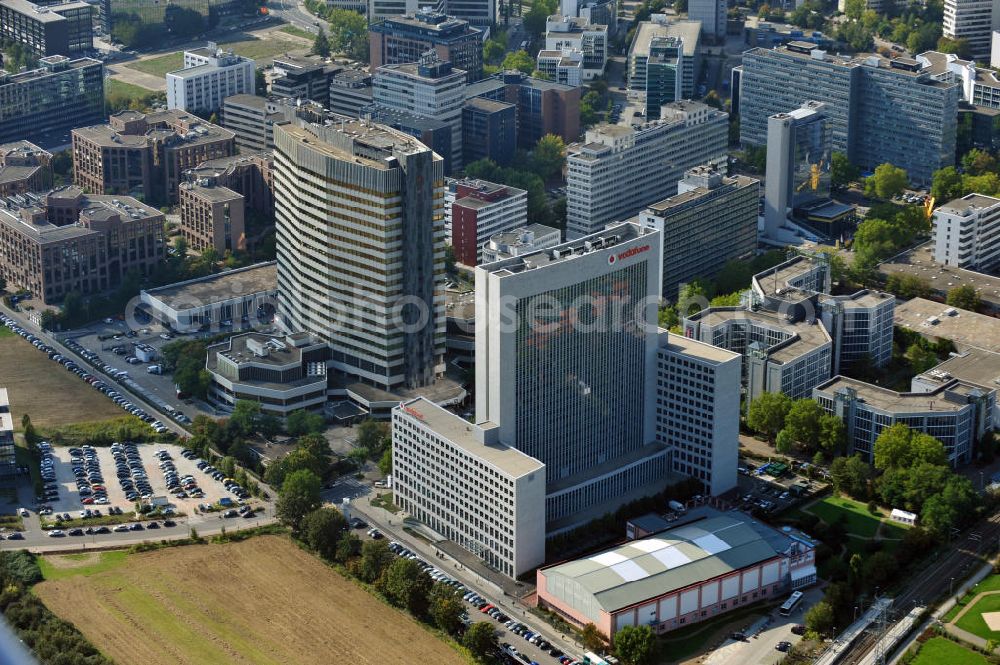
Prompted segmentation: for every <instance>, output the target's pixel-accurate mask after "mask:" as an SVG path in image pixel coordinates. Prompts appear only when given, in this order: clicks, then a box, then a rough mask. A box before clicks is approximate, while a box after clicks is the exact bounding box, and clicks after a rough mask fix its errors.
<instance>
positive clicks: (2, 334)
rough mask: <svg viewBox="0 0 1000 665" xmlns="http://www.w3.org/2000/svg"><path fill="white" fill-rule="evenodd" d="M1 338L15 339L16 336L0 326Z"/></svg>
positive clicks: (8, 329) (5, 327)
mask: <svg viewBox="0 0 1000 665" xmlns="http://www.w3.org/2000/svg"><path fill="white" fill-rule="evenodd" d="M3 337H17V335H16V334H15V333H14V331H13V330H11V329H10V328H8V327H7V326H0V338H3Z"/></svg>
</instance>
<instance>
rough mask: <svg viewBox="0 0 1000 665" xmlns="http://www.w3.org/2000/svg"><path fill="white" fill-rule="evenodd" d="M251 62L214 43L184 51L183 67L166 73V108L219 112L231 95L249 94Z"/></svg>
mask: <svg viewBox="0 0 1000 665" xmlns="http://www.w3.org/2000/svg"><path fill="white" fill-rule="evenodd" d="M255 82H256V81H255V72H254V61H253V60H250V59H249V58H244V57H243V56H239V55H236V54H234V53H233V52H232V51H223V50H222V49H220V48H218V47H217V46H216V45H215V44H214V43H213V42H209V43H208V46H207V47H205V48H199V49H194V50H191V51H185V52H184V68H183V69H177V70H174V71H172V72H167V108H171V109H180V110H182V111H218V110H219V109H221V108H222V101H223V100H224V99H225V98H226V97H229V96H230V95H252V94H254V90H255Z"/></svg>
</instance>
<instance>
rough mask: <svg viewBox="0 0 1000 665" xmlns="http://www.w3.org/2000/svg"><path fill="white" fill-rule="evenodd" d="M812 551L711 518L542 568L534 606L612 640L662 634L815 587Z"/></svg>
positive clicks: (795, 539)
mask: <svg viewBox="0 0 1000 665" xmlns="http://www.w3.org/2000/svg"><path fill="white" fill-rule="evenodd" d="M786 528H787V527H786ZM815 548H816V545H815V543H814V542H813V541H812V540H811V539H809V538H807V537H806V536H804V535H802V534H800V533H799V532H797V531H792V530H791V529H789V530H788V531H784V530H783V531H778V530H776V529H773V528H771V527H770V526H767V525H765V524H763V523H761V522H758V521H756V520H754V519H752V518H751V517H749V516H747V515H744V514H742V513H735V512H727V513H725V514H716V515H714V516H709V517H705V518H703V519H700V520H697V521H694V522H691V523H689V524H685V525H683V526H678V527H675V528H673V529H670V530H667V531H663V532H661V533H658V534H656V535H654V536H650V537H648V538H643V539H642V540H633V541H630V542H628V543H625V544H623V545H619V546H617V547H614V548H612V549H609V550H606V551H604V552H601V553H600V554H597V555H594V556H590V557H587V558H584V559H577V560H575V561H568V562H565V563H560V564H557V565H555V566H551V567H548V568H542V569H540V570H539V571H538V573H537V585H538V603H539V605H540V606H542V607H544V608H546V609H550V610H553V611H554V612H555V613H556V614H558V615H559V616H560V617H562V618H564V619H566V620H568V621H569V622H570V623H572V624H573V625H576V626H584V625H586V624H588V623H593V624H595V625H596V626H597V628H598V630H600V631H601V633H603V634H605V635H608V636H609V637H611V639H612V640H614V636H615V634H616V633H617V632H618V631H620V630H621V629H622V628H625V627H626V626H647V625H648V626H652V628H653V630H654V631H656V632H657V633H665V632H668V631H671V630H675V629H677V628H680V627H682V626H685V625H690V624H692V623H697V622H699V621H705V620H708V619H710V618H711V617H714V616H716V615H719V614H722V613H725V612H727V611H731V610H733V609H737V608H739V607H742V606H744V605H749V604H752V603H754V602H757V601H759V600H761V599H771V598H778V597H780V596H781V595H782V594H784V593H787V592H788V591H790V590H792V589H800V588H804V587H806V586H809V585H811V584H814V583H815V582H816V556H815Z"/></svg>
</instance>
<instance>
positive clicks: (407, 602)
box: [377, 557, 434, 617]
mask: <svg viewBox="0 0 1000 665" xmlns="http://www.w3.org/2000/svg"><path fill="white" fill-rule="evenodd" d="M433 584H434V582H433V580H431V576H430V575H428V574H427V572H426V571H424V569H423V568H421V567H420V566H419V565H417V562H416V561H414V560H413V559H404V558H403V557H399V558H397V559H394V560H393V561H392V563H390V564H389V567H388V568H386V570H385V573H383V575H382V576H381V577H380V578H379V580H378V583H377V587H378V589H379V591H381V592H382V593H383V594H385V596H386V598H388V599H389V601H390V602H391V603H392V604H393V605H396V606H397V607H405V608H406V609H407V610H409V612H410V614H412V615H413V616H415V617H423V616H425V615H426V614H427V606H428V594H430V591H431V586H433Z"/></svg>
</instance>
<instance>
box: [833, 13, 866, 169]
mask: <svg viewBox="0 0 1000 665" xmlns="http://www.w3.org/2000/svg"><path fill="white" fill-rule="evenodd" d="M859 1H860V2H862V3H864V0H859ZM860 177H861V169H859V168H858V167H857V166H855V165H854V164H851V162H850V160H848V159H847V155H845V154H844V153H842V152H835V153H833V154H832V155H831V156H830V183H831V184H832V185H833V186H834V187H843V186H845V185H849V184H851V183H852V182H854V181H855V180H857V179H858V178H860Z"/></svg>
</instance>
